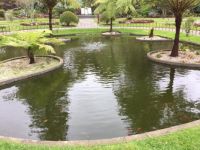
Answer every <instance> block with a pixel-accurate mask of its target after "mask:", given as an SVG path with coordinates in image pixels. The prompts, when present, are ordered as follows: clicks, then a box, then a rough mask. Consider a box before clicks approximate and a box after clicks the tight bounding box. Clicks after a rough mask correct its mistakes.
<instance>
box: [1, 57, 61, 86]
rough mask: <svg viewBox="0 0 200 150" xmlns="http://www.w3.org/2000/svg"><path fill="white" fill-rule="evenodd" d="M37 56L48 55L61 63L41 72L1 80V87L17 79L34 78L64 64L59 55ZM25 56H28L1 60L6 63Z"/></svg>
mask: <svg viewBox="0 0 200 150" xmlns="http://www.w3.org/2000/svg"><path fill="white" fill-rule="evenodd" d="M36 57H46V58H52V59H56V60H58V61H59V63H58V64H57V65H56V66H54V67H52V68H49V69H45V70H43V71H40V72H36V73H33V74H28V75H24V76H21V77H16V78H13V79H9V80H6V81H3V82H0V87H1V86H5V85H8V84H11V83H14V82H17V81H21V80H25V79H28V78H32V77H35V76H39V75H42V74H45V73H48V72H51V71H53V70H56V69H58V68H60V67H61V66H62V65H63V64H64V62H63V59H62V58H60V57H57V56H53V55H47V56H36ZM23 58H27V57H26V56H22V57H15V58H11V59H7V60H4V61H1V62H0V64H2V63H6V62H9V61H13V60H16V59H23Z"/></svg>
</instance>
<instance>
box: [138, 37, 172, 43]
mask: <svg viewBox="0 0 200 150" xmlns="http://www.w3.org/2000/svg"><path fill="white" fill-rule="evenodd" d="M136 39H137V40H138V41H155V42H159V41H172V40H171V39H167V38H163V37H160V36H154V37H152V38H150V37H149V36H142V37H137V38H136Z"/></svg>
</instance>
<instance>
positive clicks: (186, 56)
mask: <svg viewBox="0 0 200 150" xmlns="http://www.w3.org/2000/svg"><path fill="white" fill-rule="evenodd" d="M170 54H171V51H170V50H160V51H153V52H150V53H148V54H147V56H148V58H149V59H150V60H152V61H155V62H158V63H163V64H167V65H175V66H182V67H191V68H198V69H200V52H198V51H180V52H179V56H178V57H171V56H170Z"/></svg>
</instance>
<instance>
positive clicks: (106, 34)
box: [101, 31, 122, 36]
mask: <svg viewBox="0 0 200 150" xmlns="http://www.w3.org/2000/svg"><path fill="white" fill-rule="evenodd" d="M113 33H114V34H113ZM101 35H103V36H120V35H122V33H121V32H118V31H117V32H116V31H113V32H103V33H101Z"/></svg>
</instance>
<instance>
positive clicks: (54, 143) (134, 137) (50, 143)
mask: <svg viewBox="0 0 200 150" xmlns="http://www.w3.org/2000/svg"><path fill="white" fill-rule="evenodd" d="M199 126H200V120H197V121H193V122H190V123H185V124H182V125H177V126H173V127H169V128H165V129H161V130H156V131H151V132H146V133H142V134H136V135H132V136H125V137H119V138H112V139H103V140H82V141H38V140H29V139H20V138H12V137H5V136H0V140H1V141H5V142H14V143H16V144H17V143H18V144H30V145H45V146H96V145H106V144H120V143H122V144H123V143H127V142H131V141H138V140H145V139H148V138H155V137H160V136H164V135H169V134H171V133H175V132H178V131H182V130H184V129H189V128H194V127H199Z"/></svg>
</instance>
